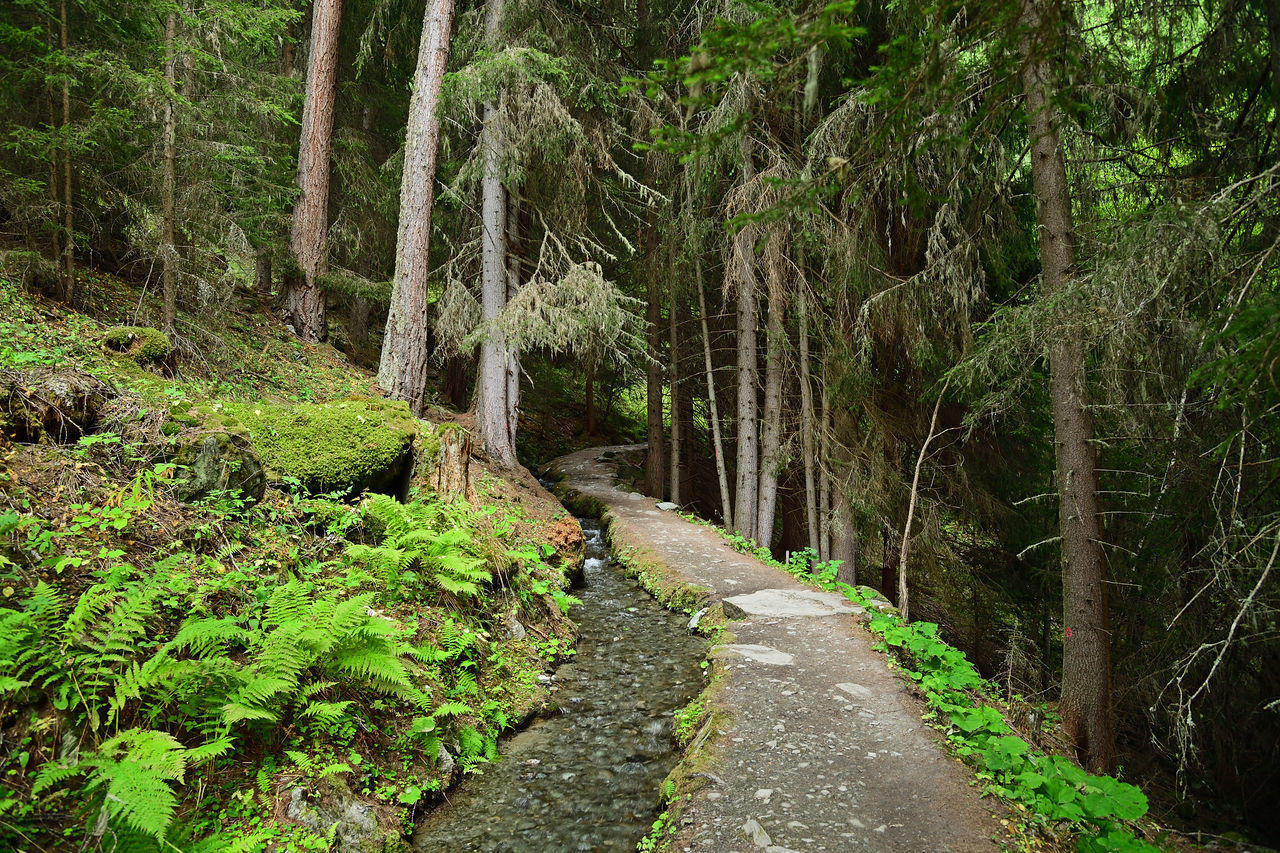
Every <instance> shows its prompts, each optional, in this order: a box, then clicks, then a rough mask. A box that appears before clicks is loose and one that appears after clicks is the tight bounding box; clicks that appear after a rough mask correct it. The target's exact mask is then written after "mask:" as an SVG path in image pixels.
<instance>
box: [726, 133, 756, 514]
mask: <svg viewBox="0 0 1280 853" xmlns="http://www.w3.org/2000/svg"><path fill="white" fill-rule="evenodd" d="M741 146H742V180H743V183H746V182H748V181H750V180H751V179H752V178H753V177H754V174H755V169H754V167H753V164H752V162H751V137H750V135H749V134H748V132H747V130H745V129H744V130H743V131H742V143H741ZM734 243H735V252H734V254H735V255H736V261H737V263H738V264H740V269H739V271H738V279H739V280H738V288H737V291H738V303H737V322H738V377H737V378H738V482H737V490H736V491H737V494H736V495H735V498H734V514H733V516H734V522H735V523H734V530H735V531H736V532H737V533H738V535H739V536H744V537H746V538H747V539H756V538H757V535H756V534H757V529H756V522H757V521H758V518H757V510H758V507H759V502H758V498H759V491H758V490H759V487H760V456H759V438H758V436H757V434H756V431H757V429H758V426H759V424H758V407H757V400H756V394H757V385H758V384H759V380H758V374H759V368H758V366H757V364H756V360H757V357H758V356H757V351H756V271H755V229H754V228H752V227H751V226H750V225H748V226H745V227H744V228H743V229H742V230H741V231H739V232H738V234H737V235H736V236H735V237H734Z"/></svg>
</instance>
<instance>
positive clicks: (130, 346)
mask: <svg viewBox="0 0 1280 853" xmlns="http://www.w3.org/2000/svg"><path fill="white" fill-rule="evenodd" d="M102 346H103V348H104V349H107V350H109V351H111V352H117V353H121V354H123V355H127V356H129V357H130V358H132V359H133V360H134V361H136V362H137V363H138V364H140V365H142V366H143V367H148V366H154V365H157V364H163V363H164V362H165V360H166V359H168V358H169V356H170V355H172V354H173V344H172V343H171V342H170V340H169V336H168V335H166V334H165V333H164V332H162V331H160V330H159V329H152V328H151V327H149V326H115V327H113V328H111V329H108V330H107V333H106V334H105V335H103V337H102Z"/></svg>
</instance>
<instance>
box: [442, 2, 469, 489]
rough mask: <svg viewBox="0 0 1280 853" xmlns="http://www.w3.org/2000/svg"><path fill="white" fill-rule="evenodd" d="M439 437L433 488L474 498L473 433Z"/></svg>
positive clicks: (447, 430) (453, 430)
mask: <svg viewBox="0 0 1280 853" xmlns="http://www.w3.org/2000/svg"><path fill="white" fill-rule="evenodd" d="M445 2H449V0H445ZM437 435H438V437H439V439H440V453H439V455H438V456H437V457H436V469H435V471H434V472H432V475H431V486H432V488H434V489H435V490H436V494H438V495H440V496H441V497H443V498H445V499H446V500H449V499H452V498H457V497H466V498H468V499H470V498H472V497H474V490H473V489H472V488H471V433H469V432H467V431H466V430H465V429H460V428H458V427H450V426H446V427H444V428H441V430H440V431H439V433H437Z"/></svg>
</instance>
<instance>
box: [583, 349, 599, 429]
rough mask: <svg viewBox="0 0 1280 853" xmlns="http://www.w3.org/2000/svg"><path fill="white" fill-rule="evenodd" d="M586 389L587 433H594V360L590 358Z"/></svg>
mask: <svg viewBox="0 0 1280 853" xmlns="http://www.w3.org/2000/svg"><path fill="white" fill-rule="evenodd" d="M584 384H585V385H586V391H587V435H588V436H592V435H595V434H596V360H595V359H594V358H593V359H590V360H588V361H587V366H586V381H585V383H584Z"/></svg>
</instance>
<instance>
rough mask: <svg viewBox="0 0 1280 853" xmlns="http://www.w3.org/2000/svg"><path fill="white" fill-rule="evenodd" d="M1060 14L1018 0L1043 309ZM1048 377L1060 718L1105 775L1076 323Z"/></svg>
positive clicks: (1055, 202)
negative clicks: (1057, 552) (1057, 549)
mask: <svg viewBox="0 0 1280 853" xmlns="http://www.w3.org/2000/svg"><path fill="white" fill-rule="evenodd" d="M1043 11H1047V12H1048V14H1047V15H1046V14H1043ZM1063 11H1064V10H1063V9H1062V7H1061V5H1059V4H1056V3H1055V4H1053V5H1050V6H1049V7H1048V8H1047V10H1042V8H1041V6H1040V0H1025V2H1024V6H1023V19H1022V21H1021V24H1022V26H1023V27H1025V30H1026V32H1025V35H1024V38H1025V43H1024V44H1025V47H1024V57H1025V59H1024V64H1023V70H1022V82H1023V87H1024V90H1025V101H1026V111H1027V120H1028V123H1029V132H1030V136H1031V175H1032V183H1033V186H1034V189H1035V196H1036V225H1037V235H1038V240H1039V244H1040V264H1041V272H1040V276H1041V287H1042V290H1043V294H1044V299H1045V300H1047V301H1050V302H1052V301H1053V300H1055V299H1059V298H1061V297H1062V296H1063V294H1065V293H1066V292H1067V290H1068V288H1069V287H1070V285H1071V279H1072V277H1073V276H1074V275H1075V273H1076V246H1075V225H1074V223H1073V221H1072V216H1071V188H1070V185H1069V183H1068V181H1067V166H1066V157H1065V156H1064V154H1063V146H1062V137H1061V133H1060V124H1061V119H1060V118H1059V116H1058V111H1057V106H1056V98H1057V85H1056V80H1057V74H1056V68H1055V65H1054V62H1053V57H1052V54H1051V53H1050V52H1049V51H1050V50H1051V49H1052V45H1054V44H1057V43H1059V37H1058V30H1059V27H1060V26H1061V24H1060V21H1061V16H1062V15H1063ZM1049 372H1050V380H1049V396H1050V401H1051V406H1052V409H1053V432H1054V435H1053V443H1054V448H1055V453H1056V457H1057V474H1056V480H1057V490H1058V535H1059V536H1060V537H1061V542H1062V545H1061V549H1062V605H1063V624H1064V626H1065V627H1064V634H1065V638H1064V642H1063V655H1062V701H1061V713H1062V720H1063V725H1064V727H1065V728H1066V730H1067V732H1068V734H1069V735H1070V736H1071V738H1072V739H1073V740H1074V742H1075V746H1076V751H1077V753H1079V755H1080V759H1081V761H1082V762H1083V763H1085V764H1086V765H1087V766H1088V767H1089V768H1090V769H1093V770H1097V771H1100V772H1109V771H1110V769H1111V767H1112V764H1113V763H1114V758H1115V745H1114V738H1113V736H1112V732H1111V696H1110V690H1111V659H1110V645H1111V640H1110V625H1109V624H1108V614H1107V593H1106V587H1105V581H1106V577H1105V563H1104V561H1103V555H1102V546H1101V541H1102V531H1101V528H1100V526H1099V523H1098V509H1099V508H1098V493H1097V485H1096V484H1097V471H1096V469H1097V455H1096V453H1095V451H1094V446H1093V423H1092V420H1091V417H1090V414H1089V384H1088V377H1087V376H1086V373H1085V347H1084V341H1083V340H1082V339H1081V337H1080V332H1079V327H1078V326H1076V325H1068V326H1067V327H1066V328H1065V329H1063V331H1062V333H1061V334H1059V335H1057V336H1056V338H1055V340H1053V341H1051V342H1050V344H1049ZM922 453H923V451H922Z"/></svg>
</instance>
